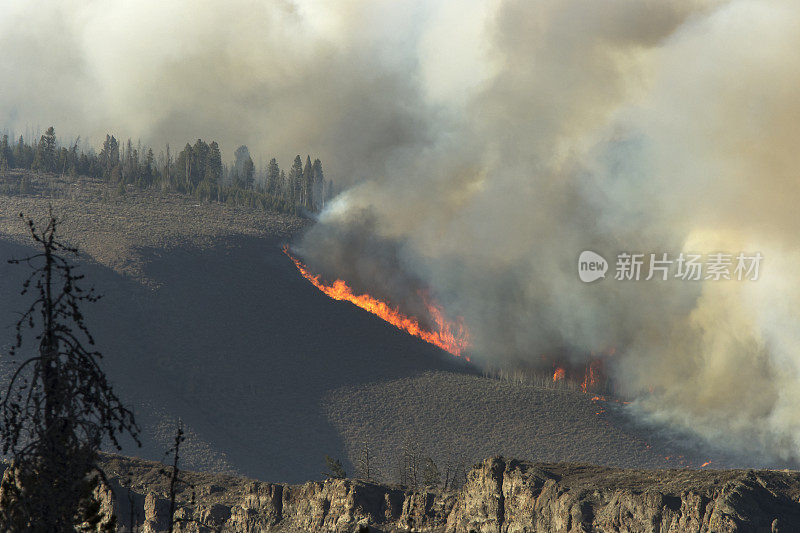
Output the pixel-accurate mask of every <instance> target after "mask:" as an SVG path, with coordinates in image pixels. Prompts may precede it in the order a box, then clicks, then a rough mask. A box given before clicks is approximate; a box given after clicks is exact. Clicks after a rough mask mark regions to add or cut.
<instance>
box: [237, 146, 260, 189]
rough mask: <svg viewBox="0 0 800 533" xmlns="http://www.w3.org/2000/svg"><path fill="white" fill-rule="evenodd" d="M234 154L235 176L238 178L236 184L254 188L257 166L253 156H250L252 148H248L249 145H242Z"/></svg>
mask: <svg viewBox="0 0 800 533" xmlns="http://www.w3.org/2000/svg"><path fill="white" fill-rule="evenodd" d="M233 155H234V164H233V166H234V169H235V173H234V176H236V177H237V178H238V179H237V180H236V182H235V183H234V185H235V186H238V187H242V188H246V189H252V188H253V181H254V179H255V170H256V167H255V165H254V164H253V158H252V157H250V150H248V149H247V146H245V145H241V146H240V147H239V148H237V149H236V151H235V152H234V154H233Z"/></svg>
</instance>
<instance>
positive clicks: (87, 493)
mask: <svg viewBox="0 0 800 533" xmlns="http://www.w3.org/2000/svg"><path fill="white" fill-rule="evenodd" d="M20 216H22V215H20ZM28 227H29V229H30V233H31V236H32V237H33V239H34V241H35V242H36V244H37V246H38V247H39V248H40V250H41V251H40V252H38V253H35V254H33V255H31V256H29V257H26V258H24V259H17V260H11V261H9V262H10V263H12V264H24V265H30V266H31V268H32V269H33V272H32V273H31V274H30V276H29V277H28V279H27V280H26V281H25V283H24V284H23V290H22V295H26V294H28V293H29V291H32V292H33V294H34V296H35V300H34V302H33V303H32V304H31V306H30V307H29V308H28V310H27V311H26V312H25V313H23V314H22V315H21V317H20V319H19V320H18V321H17V324H16V332H17V336H16V343H15V345H14V346H13V347H12V349H11V353H10V355H11V356H12V357H13V356H14V355H16V354H17V353H18V351H19V350H20V348H22V346H23V341H24V340H25V339H26V338H27V337H28V335H27V334H26V330H28V329H35V330H37V331H38V334H37V335H36V336H35V341H36V342H37V343H38V349H37V350H36V352H34V355H31V356H29V357H28V358H27V359H26V360H25V361H24V362H22V363H20V364H19V365H18V367H17V369H16V371H15V373H14V374H13V375H12V376H11V379H10V380H9V383H8V386H7V389H6V394H5V396H4V397H3V400H2V403H1V404H0V440H1V441H2V443H3V453H4V454H10V455H11V456H12V457H13V462H12V467H10V468H8V469H7V471H6V474H5V475H4V477H3V483H2V488H0V493H2V498H1V499H2V503H3V508H4V510H5V512H4V513H3V514H2V516H0V521H2V524H0V526H2V528H3V531H36V532H39V531H41V532H56V533H59V532H67V531H69V532H72V531H75V525H78V524H81V523H84V522H87V521H88V522H90V523H95V524H97V523H98V522H99V521H100V518H102V517H98V516H97V512H98V511H99V504H98V502H97V501H96V500H94V499H93V496H92V494H93V491H94V490H95V489H96V487H97V486H98V484H99V477H98V475H99V476H100V477H102V472H100V471H99V469H98V467H97V452H98V451H99V449H100V445H101V444H102V442H103V440H104V439H107V441H108V442H109V443H110V444H112V445H114V446H116V447H117V449H119V448H120V446H119V442H118V437H119V436H120V435H121V434H123V433H127V434H129V435H131V436H132V437H133V438H134V439H135V440H137V442H138V438H137V437H138V432H139V428H138V426H137V425H136V422H135V420H134V417H133V413H132V412H131V411H129V410H128V409H127V408H125V407H124V406H123V405H122V403H121V402H120V400H119V398H117V396H116V394H115V393H114V391H113V389H112V387H111V385H110V384H109V383H108V381H107V379H106V376H105V374H104V373H103V371H102V370H101V369H100V366H99V362H100V359H101V358H102V355H101V354H100V353H99V352H97V351H90V350H91V347H92V345H93V344H94V339H93V338H92V336H91V334H90V333H89V330H88V328H87V326H86V323H85V320H84V316H83V312H82V310H81V307H82V306H83V304H84V303H89V302H94V301H96V300H97V299H98V296H96V295H95V294H94V292H93V290H91V289H90V290H88V291H86V290H84V289H82V288H81V287H80V285H79V282H80V280H81V279H82V278H83V276H80V275H76V274H75V273H74V265H73V264H72V263H71V262H70V261H69V260H68V259H67V256H68V255H77V250H76V249H74V248H71V247H69V246H67V245H65V244H63V243H62V242H61V241H60V240H59V239H58V236H57V229H58V220H57V219H56V218H55V217H54V216H53V215H52V210H51V213H50V217H49V221H48V224H47V226H46V227H45V228H44V230H42V231H39V230H38V228H37V227H36V225H35V224H34V222H33V221H32V220H28ZM86 346H89V349H87V348H86ZM93 472H95V473H96V474H95V475H94V476H93V475H92V473H93ZM109 525H110V526H113V522H111V523H110V524H109Z"/></svg>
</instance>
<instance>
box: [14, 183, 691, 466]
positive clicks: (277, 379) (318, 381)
mask: <svg viewBox="0 0 800 533" xmlns="http://www.w3.org/2000/svg"><path fill="white" fill-rule="evenodd" d="M143 194H151V193H136V194H129V195H127V196H126V197H123V198H117V199H115V200H113V201H110V202H109V201H108V200H101V199H97V200H92V197H91V196H89V197H88V198H87V197H79V198H78V199H55V200H52V201H53V203H54V206H55V208H56V211H57V212H59V213H62V214H65V215H66V216H67V218H66V220H65V226H64V229H65V235H66V236H67V238H68V239H70V240H72V241H73V242H77V243H78V244H79V245H81V246H82V247H83V249H85V250H88V252H89V254H90V257H84V261H83V272H84V273H85V274H86V275H87V281H89V282H90V283H91V284H93V285H94V286H95V287H96V288H97V289H98V291H99V292H101V293H103V294H105V297H104V298H103V299H102V300H101V301H100V302H99V303H97V304H95V305H94V306H93V307H91V308H87V315H88V324H89V327H90V329H91V330H92V332H93V333H94V334H95V337H96V339H97V343H98V347H99V349H100V350H101V351H102V352H103V353H104V354H105V355H106V359H105V366H106V368H107V370H108V373H109V375H110V377H111V379H112V380H113V382H114V383H115V385H116V387H117V388H118V391H119V393H120V394H121V395H122V397H123V398H124V399H126V400H127V401H128V402H129V403H131V404H133V405H134V406H135V407H136V412H137V415H138V416H139V419H140V421H141V423H142V425H143V428H144V447H143V448H142V449H141V450H138V449H136V448H133V447H129V448H126V449H125V453H130V454H138V455H141V456H143V457H148V458H152V459H160V458H161V457H162V456H163V453H164V450H166V449H167V448H168V446H169V443H170V441H171V438H172V434H173V433H174V429H175V422H176V420H177V419H178V418H180V419H182V420H183V421H184V423H185V424H186V425H187V428H188V433H189V437H190V438H189V440H188V441H187V444H186V447H185V454H184V461H185V465H186V466H187V467H189V468H194V469H210V470H216V471H228V472H237V473H241V474H244V475H248V476H253V477H258V478H261V479H270V480H274V481H282V482H284V481H285V482H298V481H303V480H307V479H312V478H318V477H319V475H320V471H321V470H322V469H323V467H324V465H323V461H322V458H323V456H324V455H325V454H329V455H332V456H334V457H339V458H341V459H343V461H344V463H345V467H346V468H347V470H348V471H350V472H353V465H354V463H356V462H357V458H358V455H359V453H360V450H361V447H362V443H363V442H364V441H367V442H369V443H370V447H371V449H372V453H373V454H374V455H375V458H374V459H373V463H374V465H375V466H377V467H378V468H379V470H380V471H381V474H382V477H383V479H388V480H391V479H394V477H395V469H396V466H397V462H398V459H399V452H398V450H399V449H400V448H401V446H402V445H403V443H404V442H413V443H414V444H415V446H417V453H419V454H421V456H423V457H426V456H430V457H432V458H434V460H435V461H436V462H437V464H438V465H439V466H440V468H441V469H442V470H444V468H445V464H447V463H453V464H456V463H462V464H463V463H465V462H471V461H474V460H477V459H479V458H481V457H486V456H489V455H492V454H496V453H501V452H502V453H506V454H509V455H511V454H513V455H515V456H520V457H526V458H530V459H533V460H551V461H553V460H572V461H575V460H585V461H593V462H597V463H599V464H610V465H617V466H636V467H664V466H678V465H681V464H699V462H701V461H704V460H706V459H707V457H704V456H695V457H689V456H688V455H687V454H686V452H683V451H680V450H677V451H676V450H675V449H674V448H673V447H671V446H669V445H665V444H664V443H659V442H653V441H652V440H650V439H648V438H647V437H646V436H643V435H642V434H641V433H640V432H638V430H635V429H632V428H630V427H628V426H627V425H626V424H625V420H624V417H623V416H622V415H621V414H620V413H619V409H611V408H605V409H604V408H602V407H601V406H599V405H598V404H597V402H592V401H591V398H590V397H588V396H586V395H583V394H581V393H578V392H569V391H552V390H546V389H541V388H537V387H534V386H532V385H511V384H504V383H500V382H498V381H496V380H494V379H490V378H486V377H482V376H481V375H480V374H479V372H478V371H477V370H476V369H474V368H472V367H470V366H469V365H467V364H466V363H465V362H464V361H462V360H458V359H456V358H454V357H452V356H451V355H449V354H447V353H444V352H442V351H441V350H439V349H437V348H435V347H433V346H431V345H429V344H426V343H424V342H422V341H420V340H419V339H416V338H414V337H411V336H409V335H407V334H405V333H402V332H401V331H399V330H397V329H395V328H394V327H392V326H390V325H388V324H386V323H384V322H383V321H381V320H380V319H378V318H377V317H374V316H372V315H370V314H368V313H367V312H365V311H362V310H361V309H358V308H356V307H355V306H353V305H351V304H348V303H342V302H336V301H333V300H331V299H329V298H328V297H326V296H325V295H323V294H322V293H320V292H319V291H318V290H317V289H315V288H314V287H313V286H311V285H310V284H309V283H308V282H307V281H305V280H304V279H303V278H302V277H301V276H300V275H299V274H298V273H297V271H296V270H295V268H294V266H293V265H292V263H291V261H290V260H289V259H288V258H287V257H286V256H285V255H284V254H282V253H281V250H280V244H281V242H283V241H285V240H287V239H289V238H290V237H291V235H292V234H294V233H296V232H297V231H299V230H300V229H301V228H302V226H303V224H302V223H301V222H299V221H298V220H297V219H292V218H291V217H285V216H278V215H275V214H266V215H260V214H253V213H249V212H247V211H246V210H245V211H243V210H241V209H229V208H225V207H223V206H219V205H195V204H193V203H191V201H188V200H185V199H183V200H182V199H181V198H179V197H175V196H166V197H163V198H162V197H152V198H143V197H142V195H143ZM47 201H48V199H47V198H43V197H7V196H5V197H0V207H2V213H3V215H4V218H3V219H2V220H0V231H2V232H3V233H5V234H6V235H7V238H5V239H3V240H2V241H0V257H2V258H3V259H5V258H8V257H19V256H23V255H25V254H26V252H27V251H29V249H28V248H27V247H26V246H24V245H23V244H20V242H25V241H24V238H23V240H22V241H20V237H21V236H22V235H23V232H24V227H23V226H22V224H21V223H20V222H19V221H18V220H17V219H16V218H15V217H14V214H15V213H18V212H19V211H25V212H29V213H30V212H34V213H35V212H38V213H41V212H42V210H43V208H44V206H45V205H46V203H47ZM165 221H166V222H165ZM76 228H78V229H77V231H76ZM197 234H200V236H201V237H202V238H198V237H197ZM160 243H161V244H160ZM134 267H135V268H134ZM24 275H25V271H24V269H22V268H20V267H17V266H11V265H7V264H5V262H4V261H3V262H2V263H0V298H1V299H2V302H3V304H2V306H1V307H0V325H2V327H3V329H2V330H0V331H2V335H3V339H2V342H3V343H9V342H11V340H12V338H13V327H12V324H13V322H14V320H15V313H16V312H18V311H20V310H22V309H23V307H24V305H25V301H24V299H20V298H19V297H18V295H17V293H18V292H19V288H20V286H21V280H22V278H23V276H24ZM9 367H10V366H9V363H8V362H7V361H5V360H4V366H3V368H4V369H8V368H9ZM598 413H599V414H598ZM679 456H683V457H679ZM667 457H669V458H667Z"/></svg>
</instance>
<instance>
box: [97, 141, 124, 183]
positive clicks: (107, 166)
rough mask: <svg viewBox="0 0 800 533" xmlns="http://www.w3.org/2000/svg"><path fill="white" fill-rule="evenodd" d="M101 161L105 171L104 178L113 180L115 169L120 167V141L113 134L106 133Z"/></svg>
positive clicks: (101, 151)
mask: <svg viewBox="0 0 800 533" xmlns="http://www.w3.org/2000/svg"><path fill="white" fill-rule="evenodd" d="M99 162H100V167H101V168H102V171H103V178H104V179H105V180H106V181H111V179H112V176H113V175H114V169H117V168H118V167H119V142H117V139H116V138H115V137H114V136H113V135H106V140H105V141H104V142H103V149H102V150H100V158H99Z"/></svg>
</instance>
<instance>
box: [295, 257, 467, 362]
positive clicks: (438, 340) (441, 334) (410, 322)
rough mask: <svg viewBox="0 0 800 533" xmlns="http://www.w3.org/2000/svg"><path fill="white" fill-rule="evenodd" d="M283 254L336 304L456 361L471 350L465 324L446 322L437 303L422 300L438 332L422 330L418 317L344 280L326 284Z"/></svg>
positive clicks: (302, 265) (296, 260)
mask: <svg viewBox="0 0 800 533" xmlns="http://www.w3.org/2000/svg"><path fill="white" fill-rule="evenodd" d="M283 253H285V254H286V255H287V256H288V257H289V259H291V260H292V262H293V263H294V264H295V266H296V267H297V270H299V271H300V273H301V274H302V275H303V277H304V278H306V279H307V280H308V281H310V282H311V284H312V285H314V286H315V287H316V288H318V289H319V290H320V291H322V292H324V293H325V294H327V295H328V296H330V297H331V298H333V299H334V300H346V301H348V302H351V303H353V304H355V305H357V306H358V307H360V308H362V309H364V310H366V311H369V312H370V313H372V314H374V315H377V316H379V317H380V318H382V319H383V320H385V321H386V322H388V323H390V324H392V325H393V326H395V327H396V328H398V329H401V330H403V331H406V332H408V333H410V334H411V335H414V336H416V337H419V338H420V339H422V340H424V341H425V342H429V343H430V344H433V345H435V346H438V347H439V348H441V349H442V350H446V351H448V352H450V353H451V354H453V355H455V356H456V357H461V356H462V353H463V351H464V350H465V349H466V348H468V347H469V332H468V331H467V328H466V327H465V326H464V324H463V322H462V321H461V320H457V321H456V322H452V321H449V320H447V319H446V318H445V315H444V311H443V310H442V308H441V307H440V306H439V305H438V304H436V303H435V302H431V301H430V300H429V299H428V298H425V297H423V299H424V302H425V307H426V308H427V310H428V313H429V314H430V317H431V319H432V320H433V322H434V323H435V325H436V330H435V331H428V330H426V329H423V328H422V326H420V324H419V320H417V319H416V318H415V317H410V316H407V315H405V314H403V313H401V312H400V311H399V309H397V308H396V307H395V308H393V307H391V306H390V305H389V304H388V303H386V302H384V301H381V300H378V299H377V298H373V297H372V296H370V295H368V294H361V295H357V294H355V293H354V292H353V290H352V289H351V288H350V287H349V286H348V285H347V283H346V282H345V281H343V280H341V279H337V280H336V281H334V282H333V283H332V284H330V285H326V284H324V283H323V282H322V281H321V279H320V276H318V275H316V274H312V273H311V272H309V270H308V268H306V266H305V265H304V264H303V263H302V262H301V261H300V260H299V259H297V258H296V257H294V256H293V255H292V254H291V253H289V248H288V247H286V246H284V248H283ZM466 359H467V361H469V357H466Z"/></svg>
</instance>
